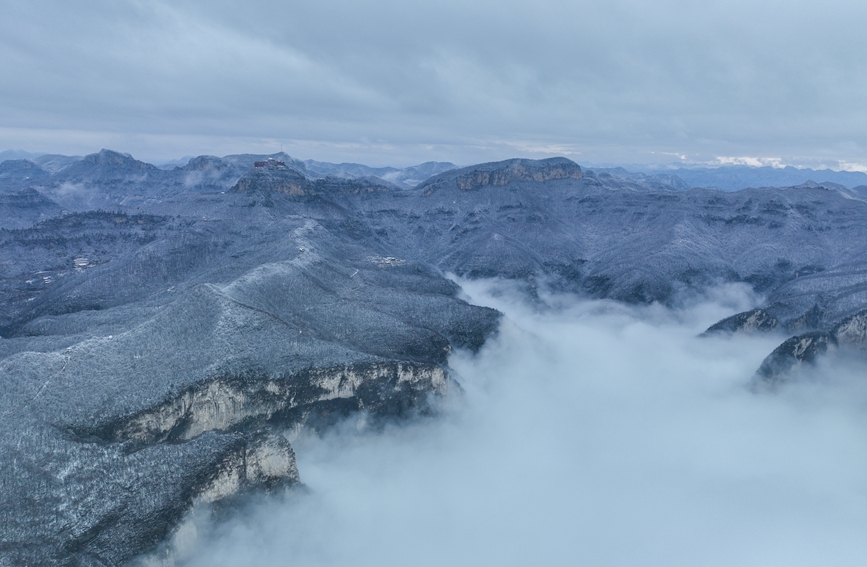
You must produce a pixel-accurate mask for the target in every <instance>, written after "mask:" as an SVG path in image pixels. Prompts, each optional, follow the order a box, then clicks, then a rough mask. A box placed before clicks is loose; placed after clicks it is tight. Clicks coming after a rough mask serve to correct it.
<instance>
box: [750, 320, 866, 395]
mask: <svg viewBox="0 0 867 567" xmlns="http://www.w3.org/2000/svg"><path fill="white" fill-rule="evenodd" d="M838 349H839V350H845V351H850V352H853V351H854V352H856V353H863V352H864V351H867V309H865V310H862V311H859V312H858V313H855V314H854V315H850V316H849V317H846V318H845V319H843V320H842V321H840V322H839V323H837V324H836V325H835V326H834V327H833V328H832V329H831V330H830V331H827V332H826V331H813V332H809V333H804V334H802V335H798V336H795V337H792V338H790V339H788V340H786V341H785V342H784V343H783V344H781V345H780V346H778V347H777V348H776V349H774V351H773V352H772V353H771V354H769V355H768V357H767V358H765V360H764V361H763V362H762V365H761V366H760V367H759V369H758V371H757V372H756V379H757V380H758V381H760V382H762V383H764V384H776V383H779V382H783V381H785V380H786V379H787V375H788V374H789V373H790V372H791V371H792V369H794V368H795V367H797V366H800V365H801V364H814V363H815V362H816V360H817V359H818V358H819V357H820V356H822V355H824V354H826V353H828V351H836V350H838Z"/></svg>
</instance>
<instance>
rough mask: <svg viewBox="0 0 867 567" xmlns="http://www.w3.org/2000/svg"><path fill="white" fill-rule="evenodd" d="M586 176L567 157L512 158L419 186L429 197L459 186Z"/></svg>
mask: <svg viewBox="0 0 867 567" xmlns="http://www.w3.org/2000/svg"><path fill="white" fill-rule="evenodd" d="M582 177H583V173H582V171H581V168H580V167H579V166H578V164H576V163H575V162H573V161H571V160H569V159H566V158H549V159H542V160H531V159H510V160H506V161H499V162H494V163H485V164H481V165H474V166H472V167H465V168H462V169H456V170H452V171H447V172H445V173H441V174H440V175H436V176H434V177H432V178H430V179H428V180H427V181H426V182H424V183H422V184H421V185H419V187H418V188H419V189H421V190H423V191H424V192H425V194H427V195H429V194H431V193H433V192H434V191H437V190H438V189H441V188H454V187H457V188H458V189H460V190H461V191H472V190H474V189H478V188H480V187H486V186H495V187H496V186H503V185H508V184H509V183H512V182H515V181H536V182H544V181H551V180H555V179H581V178H582Z"/></svg>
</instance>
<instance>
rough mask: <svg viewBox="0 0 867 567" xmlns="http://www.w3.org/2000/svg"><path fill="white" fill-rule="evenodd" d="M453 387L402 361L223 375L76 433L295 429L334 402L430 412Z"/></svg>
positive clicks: (184, 436) (433, 371)
mask: <svg viewBox="0 0 867 567" xmlns="http://www.w3.org/2000/svg"><path fill="white" fill-rule="evenodd" d="M449 383H450V381H449V378H448V375H447V374H446V372H445V371H444V370H443V369H442V368H441V367H439V366H435V365H420V364H411V363H400V362H394V363H378V364H361V365H353V366H343V367H336V368H317V369H310V370H307V371H304V372H300V373H295V374H291V375H284V376H281V377H279V378H272V377H268V376H267V375H261V374H257V373H250V374H246V375H244V374H241V375H237V376H229V377H219V378H216V379H214V380H211V381H208V382H206V383H204V384H200V385H197V386H194V387H192V388H190V389H188V390H187V391H185V392H183V393H182V394H180V395H178V396H176V397H173V398H171V399H169V400H166V401H165V402H163V403H161V404H159V405H157V406H156V407H153V408H150V409H147V410H145V411H143V412H141V413H139V414H137V415H135V416H132V417H130V418H127V419H124V420H121V421H119V422H117V423H114V424H110V425H109V426H103V427H101V428H100V429H97V430H88V429H87V428H79V429H78V434H79V435H80V436H82V437H94V436H95V437H99V438H102V439H105V440H106V441H111V442H131V443H133V444H134V445H140V444H153V443H160V442H164V441H173V442H177V441H186V440H189V439H192V438H194V437H197V436H199V435H201V434H203V433H206V432H208V431H229V430H232V429H234V428H237V427H238V426H241V425H243V426H244V427H243V429H249V428H250V427H251V424H259V425H264V424H268V423H270V424H272V425H276V426H278V427H282V428H288V427H296V426H298V425H302V424H304V422H305V421H306V420H307V419H308V418H309V417H310V416H311V415H314V416H315V415H316V413H317V410H318V409H319V408H320V407H321V406H323V405H325V404H326V403H327V402H331V401H334V400H342V401H344V402H349V403H348V404H341V405H342V406H343V407H346V408H350V409H366V410H367V411H369V412H371V413H372V414H374V415H375V416H377V415H378V416H379V417H385V416H387V415H391V414H392V413H393V412H392V411H386V410H387V409H390V406H393V405H394V404H395V403H397V404H400V405H403V406H404V407H405V408H407V409H409V408H415V409H416V410H419V411H422V412H425V411H428V409H429V408H428V407H427V397H428V396H429V395H431V394H433V395H442V394H445V393H446V391H447V390H448V387H449ZM385 406H389V408H386V407H385ZM336 407H337V406H332V407H331V408H329V411H330V410H331V409H334V408H336Z"/></svg>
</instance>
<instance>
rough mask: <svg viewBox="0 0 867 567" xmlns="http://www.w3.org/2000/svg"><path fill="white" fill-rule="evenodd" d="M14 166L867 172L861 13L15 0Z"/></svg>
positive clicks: (577, 1) (806, 5)
mask: <svg viewBox="0 0 867 567" xmlns="http://www.w3.org/2000/svg"><path fill="white" fill-rule="evenodd" d="M0 13H2V18H0V49H2V53H3V55H2V57H0V77H2V80H0V149H25V150H29V151H40V152H59V153H66V154H73V153H77V154H84V153H90V152H92V151H95V150H98V149H99V148H101V147H110V148H112V149H117V150H120V151H126V152H130V153H132V154H133V155H135V156H136V157H140V158H142V159H146V160H151V161H158V160H165V159H171V158H176V157H180V156H182V155H197V154H204V153H209V154H218V155H221V154H226V153H233V152H241V151H253V152H272V151H279V149H280V146H281V144H282V147H283V149H284V150H286V151H287V152H288V153H291V154H292V155H294V156H296V157H299V158H302V159H304V158H313V159H320V160H328V161H344V160H348V161H359V162H364V163H368V164H371V165H385V164H392V165H409V164H412V163H418V162H421V161H426V160H431V159H435V160H448V161H453V162H456V163H460V164H467V163H473V162H478V161H485V160H491V159H503V158H507V157H514V156H526V157H544V156H549V155H566V156H568V157H571V158H572V159H574V160H575V161H578V162H579V163H602V162H621V163H655V162H672V161H679V160H684V161H688V162H689V161H693V162H694V161H711V162H712V161H714V160H717V159H719V158H723V160H724V159H726V158H729V159H730V158H763V159H780V160H781V162H779V163H793V164H799V165H814V166H815V165H818V164H822V163H824V164H828V165H832V166H834V167H837V168H841V167H843V168H858V167H859V165H858V164H861V166H862V167H863V164H865V163H867V152H865V149H867V105H865V104H864V102H865V101H867V65H865V64H864V61H867V41H865V40H864V37H863V30H864V28H865V24H867V4H865V3H864V2H855V1H848V0H831V1H830V2H825V3H819V2H815V1H810V2H807V1H803V0H790V1H780V0H749V1H746V0H727V1H725V2H721V1H712V0H711V1H703V2H697V1H692V2H689V1H684V0H659V1H657V2H646V1H638V0H606V1H605V2H602V1H599V0H597V1H594V2H588V1H585V0H569V1H565V0H534V1H533V2H529V1H524V0H517V1H511V2H504V1H499V2H493V1H490V0H481V1H479V0H476V1H474V2H469V3H468V2H465V1H462V2H458V1H455V0H441V1H439V2H436V3H433V2H431V3H414V2H406V1H404V0H401V1H398V0H370V1H368V2H350V1H328V0H325V1H323V0H319V1H316V2H313V1H308V0H296V1H282V2H280V1H268V0H250V1H247V2H243V3H242V2H237V1H232V2H229V1H225V0H209V1H207V2H205V1H203V0H202V1H199V0H191V1H175V2H171V3H169V2H162V1H158V0H139V1H134V0H110V1H109V0H79V1H77V2H74V3H73V2H60V1H54V0H30V1H28V2H22V1H20V0H0Z"/></svg>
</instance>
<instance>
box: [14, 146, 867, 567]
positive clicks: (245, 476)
mask: <svg viewBox="0 0 867 567" xmlns="http://www.w3.org/2000/svg"><path fill="white" fill-rule="evenodd" d="M787 173H788V174H791V172H787ZM695 175H697V174H694V173H693V176H694V177H695ZM689 185H690V184H689V183H686V182H684V181H683V180H682V179H680V178H677V177H676V176H674V175H645V174H641V175H635V174H630V173H629V172H626V171H625V170H617V169H611V170H604V171H603V170H599V171H594V170H592V169H584V168H582V167H580V166H579V165H578V164H576V163H574V162H572V161H570V160H568V159H565V158H550V159H544V160H528V159H513V160H507V161H503V162H496V163H486V164H479V165H474V166H470V167H463V168H457V167H455V166H454V165H453V164H448V163H434V162H430V163H426V164H421V165H419V166H415V167H412V168H406V169H397V168H368V167H365V166H358V165H355V164H340V165H335V164H326V163H323V162H313V161H308V162H302V161H299V160H296V159H293V158H292V157H290V156H288V155H285V154H282V153H281V154H274V155H271V156H261V155H234V156H226V157H222V158H219V157H214V156H200V157H197V158H193V159H191V160H190V161H189V162H188V163H187V164H185V165H183V166H177V167H173V168H171V169H168V168H165V169H162V168H158V167H156V166H154V165H151V164H148V163H144V162H141V161H138V160H136V159H134V158H132V157H131V156H129V155H127V154H122V153H117V152H113V151H109V150H102V151H101V152H99V153H96V154H92V155H88V156H85V157H67V156H42V157H39V158H34V159H17V160H7V161H4V162H2V163H0V294H2V301H0V337H2V338H0V387H2V392H3V394H2V396H0V416H2V429H0V455H2V458H0V565H4V566H5V565H9V566H13V565H14V566H18V565H28V566H42V565H75V566H81V567H85V566H88V567H90V566H93V567H95V566H108V565H111V566H115V565H124V564H127V563H128V562H130V561H132V560H134V559H135V558H136V557H139V556H141V555H142V554H146V553H152V552H154V550H158V549H160V548H161V546H163V545H164V544H165V542H167V541H169V540H170V539H171V538H172V537H173V536H174V535H176V534H177V531H178V528H179V526H182V525H183V520H184V518H185V517H186V515H188V514H189V513H190V510H191V509H192V508H194V507H195V506H199V505H208V506H212V507H214V510H215V513H220V512H219V511H220V510H222V511H224V512H225V511H227V510H231V507H232V506H233V505H234V503H237V502H238V501H239V500H240V499H243V498H245V497H246V496H247V495H249V494H256V493H259V494H261V493H267V492H269V491H278V490H283V489H286V488H287V487H292V486H298V485H300V482H301V480H302V479H303V476H304V470H303V467H298V466H297V465H296V461H295V450H294V449H293V447H292V445H291V444H290V441H289V436H288V435H287V434H286V433H287V432H290V431H294V432H297V431H299V430H304V431H311V432H321V431H327V430H329V429H330V428H333V427H334V426H335V425H337V424H340V423H342V422H345V420H346V419H347V418H350V417H353V418H354V417H357V416H364V419H365V420H366V423H368V424H369V426H370V427H372V428H376V427H384V426H385V424H393V423H401V422H403V421H406V420H409V419H414V418H417V417H419V416H427V415H433V414H436V412H437V407H438V402H437V400H438V399H439V398H442V397H445V396H447V395H449V394H450V393H456V394H458V395H459V393H460V392H461V389H462V387H461V385H460V383H459V379H458V378H457V377H456V374H455V373H454V372H453V371H452V369H451V368H450V366H449V360H450V359H449V357H450V356H451V355H453V354H454V353H456V352H459V353H475V352H478V351H479V350H480V349H481V348H482V347H483V346H484V345H485V344H486V341H490V339H491V337H494V336H496V334H497V333H498V330H499V329H500V327H501V324H502V320H503V317H502V314H501V313H500V312H499V311H498V310H496V309H493V308H490V307H484V306H479V305H473V304H471V303H468V302H467V301H466V297H465V296H464V294H463V291H462V289H461V287H460V286H459V285H458V284H457V283H455V282H456V281H469V280H481V279H485V280H493V279H496V280H502V281H509V282H511V283H512V284H514V286H515V287H516V288H517V289H520V290H521V293H522V294H523V295H524V297H525V298H526V299H527V301H528V302H530V303H531V304H532V303H533V302H536V303H538V304H539V305H542V304H543V303H544V301H543V300H542V297H543V296H544V295H545V294H546V293H551V292H554V293H563V294H572V295H574V296H577V297H582V298H590V299H604V300H610V301H613V302H619V303H620V304H624V305H632V306H635V305H639V306H647V305H658V306H666V307H676V306H677V305H678V304H680V303H681V302H683V301H685V300H686V299H685V298H689V297H692V296H695V295H700V294H701V293H703V292H704V291H705V290H708V289H711V288H715V287H718V286H721V285H727V284H738V285H741V286H743V287H749V288H750V289H751V290H752V292H753V293H754V294H755V297H758V298H760V303H759V304H757V305H755V306H754V307H752V308H751V309H749V310H747V311H744V312H740V313H731V316H728V317H726V318H723V319H722V320H720V321H719V322H717V323H715V324H713V325H712V326H710V327H709V328H708V329H707V330H705V331H704V333H703V334H704V335H713V336H725V335H732V336H738V337H742V336H748V335H761V336H762V337H765V338H767V337H776V339H775V343H774V344H777V345H779V346H777V347H776V348H771V349H768V352H767V357H766V358H765V360H764V362H762V363H761V365H758V366H757V367H756V368H755V373H754V374H751V375H749V376H745V377H744V380H743V386H744V388H748V389H750V390H751V391H752V392H754V395H769V393H770V395H773V393H774V392H776V391H779V390H782V389H785V388H786V387H787V385H788V384H789V383H790V382H792V381H794V380H796V379H797V376H800V375H802V374H803V370H804V369H809V368H810V367H811V365H814V364H816V363H817V361H820V360H823V359H828V358H832V357H847V359H853V360H859V361H860V360H861V358H864V362H859V363H861V364H863V363H865V362H867V357H865V355H864V354H863V353H864V351H865V350H867V197H865V196H864V194H863V193H862V191H863V190H864V187H859V186H854V187H847V186H845V185H840V184H836V183H802V184H798V185H796V186H789V187H776V188H774V187H761V188H744V189H740V190H734V191H733V190H721V189H713V188H701V187H692V188H690V187H689ZM720 185H723V184H722V183H720ZM726 188H727V189H731V188H732V187H730V186H726ZM540 308H541V307H540ZM777 339H778V340H777ZM299 469H300V470H299Z"/></svg>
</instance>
